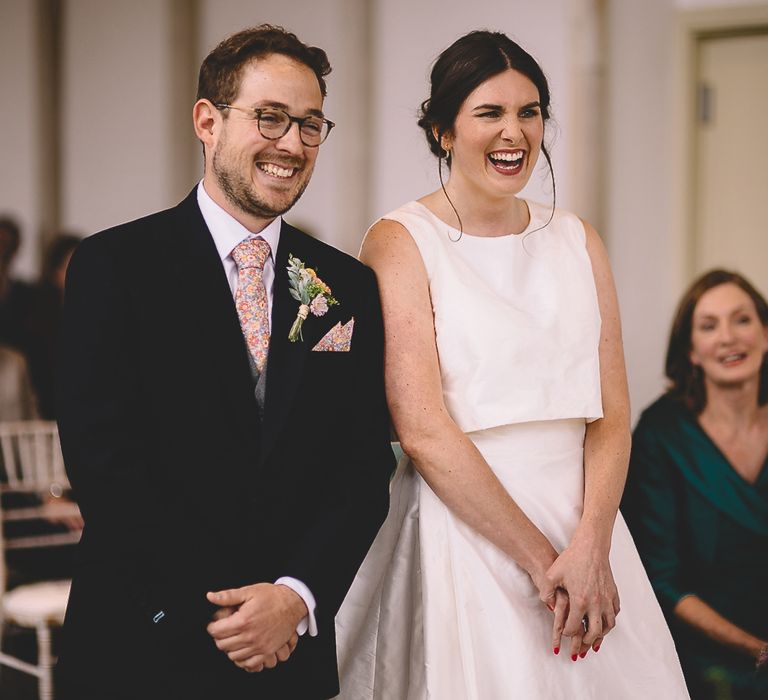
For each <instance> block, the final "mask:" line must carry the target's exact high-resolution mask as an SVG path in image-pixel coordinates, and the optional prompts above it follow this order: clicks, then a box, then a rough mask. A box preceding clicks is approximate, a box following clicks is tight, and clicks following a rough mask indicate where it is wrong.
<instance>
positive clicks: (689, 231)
mask: <svg viewBox="0 0 768 700" xmlns="http://www.w3.org/2000/svg"><path fill="white" fill-rule="evenodd" d="M763 30H764V31H766V32H768V5H752V6H737V7H722V8H716V9H702V10H683V11H680V12H678V13H677V22H676V28H675V32H676V36H675V39H676V41H675V47H676V52H677V56H676V59H675V79H674V81H673V90H674V100H675V113H676V114H675V129H674V138H673V140H672V146H673V148H674V158H673V163H674V172H673V182H674V183H675V191H674V192H673V195H674V196H673V198H672V211H671V213H672V224H673V228H672V230H673V231H680V232H681V236H682V239H683V241H684V247H685V250H684V255H683V260H684V269H683V270H681V272H682V273H683V278H684V279H685V280H690V279H692V278H693V276H694V273H695V258H696V242H697V241H696V238H697V232H696V199H695V195H696V190H695V172H696V155H697V151H696V130H695V129H694V128H692V125H693V124H694V123H695V120H696V111H697V109H698V104H697V84H696V79H697V49H698V44H699V42H700V41H701V40H702V39H705V38H714V37H719V36H723V37H726V36H734V35H738V34H755V33H756V32H761V33H762V31H763Z"/></svg>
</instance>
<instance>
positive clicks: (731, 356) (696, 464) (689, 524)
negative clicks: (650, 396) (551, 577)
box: [622, 270, 768, 700]
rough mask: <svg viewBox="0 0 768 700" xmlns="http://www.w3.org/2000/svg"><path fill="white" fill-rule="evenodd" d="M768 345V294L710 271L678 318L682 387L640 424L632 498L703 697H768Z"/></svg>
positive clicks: (635, 527) (674, 336)
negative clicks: (726, 691)
mask: <svg viewBox="0 0 768 700" xmlns="http://www.w3.org/2000/svg"><path fill="white" fill-rule="evenodd" d="M766 352H768V304H766V301H765V299H764V298H763V297H762V296H761V295H760V294H759V293H758V292H757V291H756V290H755V288H754V287H753V286H752V285H751V284H750V283H749V282H748V281H747V280H746V279H744V277H742V276H741V275H739V274H737V273H734V272H728V271H725V270H712V271H710V272H708V273H706V274H705V275H703V276H702V277H700V278H699V279H697V280H696V281H695V282H694V283H693V284H692V285H691V287H690V288H689V289H688V291H687V292H686V293H685V295H684V296H683V299H682V301H681V302H680V306H679V308H678V310H677V314H676V316H675V320H674V323H673V325H672V332H671V335H670V340H669V347H668V350H667V359H666V374H667V377H668V378H669V380H670V388H669V390H668V391H667V393H666V394H665V395H664V396H662V397H661V398H660V399H658V400H657V401H656V402H655V403H654V404H653V405H652V406H650V407H649V408H648V409H647V410H646V411H645V412H644V413H643V415H642V417H641V419H640V422H639V424H638V426H637V428H636V430H635V433H634V442H633V448H632V458H631V462H630V469H629V478H628V483H627V488H626V492H625V496H624V501H623V503H622V510H623V512H624V515H625V517H626V519H627V522H628V524H629V525H630V529H631V530H632V534H633V535H634V537H635V540H636V543H637V546H638V549H639V551H640V554H641V556H642V557H643V560H644V563H645V565H646V567H647V570H648V575H649V577H650V579H651V582H652V583H653V586H654V589H655V591H656V595H657V596H658V597H659V600H660V602H661V604H662V608H663V609H664V610H665V613H666V614H667V617H668V619H669V622H670V627H671V629H672V632H673V635H674V637H675V642H676V644H677V650H678V653H679V655H680V660H681V662H682V664H683V670H684V672H685V674H686V678H687V681H688V684H689V689H690V692H691V697H692V698H694V699H695V700H702V699H709V698H715V697H718V698H720V697H732V698H734V700H747V699H749V700H757V699H758V698H763V699H764V698H766V697H768V672H766V669H765V667H766V661H767V660H768V641H767V640H768V558H766V553H768V469H766V456H767V455H768V405H766V404H768V367H767V363H766ZM723 686H727V687H728V688H729V689H730V695H727V694H726V695H720V694H718V689H720V690H722V687H723Z"/></svg>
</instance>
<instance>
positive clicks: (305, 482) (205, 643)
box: [59, 25, 393, 700]
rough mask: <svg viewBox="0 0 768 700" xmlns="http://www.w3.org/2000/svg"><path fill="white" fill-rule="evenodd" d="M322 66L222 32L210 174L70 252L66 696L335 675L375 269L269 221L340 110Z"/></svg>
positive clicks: (292, 684) (379, 405)
mask: <svg viewBox="0 0 768 700" xmlns="http://www.w3.org/2000/svg"><path fill="white" fill-rule="evenodd" d="M329 72H330V66H329V64H328V60H327V57H326V55H325V52H324V51H322V50H321V49H318V48H316V47H310V46H307V45H305V44H303V43H302V42H300V41H299V40H298V39H297V38H296V36H294V35H293V34H291V33H288V32H286V31H284V30H283V29H281V28H279V27H272V26H269V25H262V26H260V27H256V28H252V29H247V30H244V31H242V32H239V33H238V34H235V35H233V36H231V37H229V38H228V39H226V40H225V41H223V42H222V43H221V44H220V45H219V46H217V47H216V48H215V49H214V50H213V51H212V52H211V53H210V54H209V55H208V57H207V58H206V59H205V61H204V62H203V65H202V67H201V70H200V80H199V85H198V100H197V102H196V103H195V106H194V110H193V121H194V128H195V133H196V135H197V137H198V139H199V140H200V141H201V142H202V144H203V149H204V154H205V174H204V177H203V180H202V181H201V182H200V183H199V184H198V186H197V187H196V188H195V189H194V190H193V191H192V192H191V193H190V195H189V196H188V197H187V198H186V199H185V200H184V201H183V202H181V204H179V205H178V206H176V207H174V208H172V209H169V210H167V211H163V212H160V213H157V214H153V215H151V216H148V217H146V218H143V219H140V220H138V221H133V222H130V223H128V224H124V225H122V226H118V227H116V228H113V229H110V230H108V231H103V232H101V233H99V234H96V235H94V236H91V237H90V238H88V239H86V240H85V241H84V242H83V243H82V244H81V246H80V247H79V248H78V250H77V251H76V253H75V255H74V257H73V259H72V262H71V264H70V267H69V274H68V279H67V292H66V307H65V320H64V326H63V333H62V336H63V337H62V341H61V344H62V357H61V362H62V368H61V370H62V371H61V372H60V376H61V377H62V379H61V385H60V407H59V415H60V431H61V439H62V447H63V450H64V456H65V461H66V464H67V470H68V473H69V476H70V479H71V482H72V485H73V487H74V490H75V494H76V497H77V498H78V500H79V503H80V506H81V510H82V513H83V517H84V519H85V529H84V533H83V539H82V542H81V545H80V556H79V569H78V571H77V574H76V576H75V578H74V581H73V585H72V593H71V596H70V602H69V607H68V610H67V618H66V622H65V629H64V641H63V651H62V654H61V657H60V664H59V680H60V684H61V687H62V695H63V696H64V697H66V698H77V699H78V700H89V699H91V698H99V699H100V700H104V699H108V698H121V699H126V700H127V699H128V698H131V699H138V698H142V700H145V699H155V698H157V699H158V700H159V699H160V698H162V699H163V700H173V699H174V698H184V700H193V699H195V698H201V699H202V698H206V699H208V698H214V697H216V698H226V699H227V700H237V699H238V698H244V699H245V698H248V700H259V699H262V698H264V699H266V698H269V699H273V698H296V699H297V700H298V699H308V700H310V699H313V698H328V697H332V696H333V695H335V694H336V693H337V692H338V678H337V673H336V655H335V637H334V616H335V614H336V611H337V609H338V608H339V606H340V604H341V601H342V599H343V597H344V595H345V593H346V590H347V587H348V585H349V583H350V582H351V580H352V578H353V576H354V574H355V571H356V570H357V567H358V565H359V564H360V562H361V560H362V558H363V556H364V554H365V552H366V549H367V547H368V545H369V544H370V542H371V541H372V539H373V537H374V535H375V533H376V530H377V529H378V527H379V525H380V523H381V521H382V520H383V518H384V515H385V513H386V507H387V493H388V489H387V481H388V476H389V474H390V472H391V469H392V466H393V465H392V453H391V450H390V447H389V431H388V425H389V421H388V415H387V409H386V403H385V398H384V390H383V378H382V365H383V359H382V345H383V341H382V321H381V310H380V307H379V299H378V292H377V288H376V282H375V278H374V276H373V274H372V272H371V271H370V270H369V269H368V268H366V267H364V266H363V265H362V264H360V263H358V262H357V261H356V260H354V259H353V258H350V257H348V256H346V255H344V254H343V253H340V252H339V251H337V250H335V249H333V248H331V247H330V246H327V245H325V244H323V243H320V242H318V241H316V240H314V239H312V238H310V237H309V236H307V235H306V234H304V233H302V232H300V231H298V230H297V229H295V228H293V227H292V226H290V225H289V224H287V223H286V222H285V221H283V220H282V218H281V216H282V214H283V213H285V212H286V211H288V210H289V209H290V208H291V207H292V206H293V204H294V203H295V202H296V200H297V199H298V198H299V197H300V196H301V194H302V192H303V191H304V189H305V188H306V187H307V185H308V183H309V180H310V178H311V176H312V171H313V168H314V165H315V161H316V159H317V156H318V151H319V147H320V145H321V143H322V142H323V141H324V140H325V138H326V137H327V136H328V133H329V131H330V130H331V128H332V127H333V123H332V122H331V121H329V120H328V119H326V117H325V115H324V113H323V99H324V97H325V93H326V85H325V76H326V75H327V74H328V73H329Z"/></svg>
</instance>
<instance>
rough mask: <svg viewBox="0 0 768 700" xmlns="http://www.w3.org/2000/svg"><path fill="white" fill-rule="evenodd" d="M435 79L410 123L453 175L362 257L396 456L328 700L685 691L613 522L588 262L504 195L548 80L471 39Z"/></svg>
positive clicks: (510, 192) (560, 221)
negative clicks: (335, 698)
mask: <svg viewBox="0 0 768 700" xmlns="http://www.w3.org/2000/svg"><path fill="white" fill-rule="evenodd" d="M431 83H432V90H431V95H430V97H429V99H428V100H426V101H425V102H424V104H423V105H422V117H421V120H420V122H419V124H420V126H421V127H422V128H423V130H424V133H425V136H426V139H427V142H428V144H429V147H430V149H431V150H432V152H433V153H434V154H435V155H436V156H437V157H438V159H439V165H440V166H442V164H443V162H445V163H446V164H447V167H448V169H449V172H450V178H449V179H448V181H447V182H446V183H445V186H444V188H441V189H439V190H437V191H436V192H433V193H432V194H428V195H426V196H425V197H422V198H421V199H419V200H417V201H413V202H410V203H408V204H405V205H404V206H402V207H400V208H399V209H397V210H395V211H393V212H391V213H390V214H387V215H386V216H385V217H384V218H383V219H382V220H380V221H378V222H377V223H376V224H374V226H373V227H372V228H371V230H370V231H369V233H368V235H367V237H366V240H365V242H364V244H363V249H362V259H363V261H364V262H365V263H367V264H368V265H370V266H371V267H372V268H373V269H374V270H375V272H376V275H377V277H378V280H379V287H380V290H381V296H382V308H383V311H384V325H385V363H386V365H385V373H386V385H387V396H388V401H389V406H390V410H391V413H392V418H393V421H394V424H395V428H396V430H397V434H398V435H399V437H400V440H401V443H402V446H403V449H404V451H405V453H406V455H407V457H405V458H404V459H403V460H401V463H400V465H399V467H398V472H397V474H396V476H395V480H394V482H393V486H392V500H391V506H390V513H389V516H388V519H387V521H386V523H385V524H384V526H383V528H382V530H381V531H380V533H379V535H378V537H377V539H376V541H375V543H374V545H373V547H372V548H371V550H370V552H369V554H368V557H367V558H366V560H365V562H364V563H363V566H362V568H361V569H360V572H359V573H358V576H357V578H356V580H355V583H354V584H353V586H352V589H351V591H350V593H349V594H348V596H347V598H346V600H345V602H344V606H343V608H342V610H341V612H340V614H339V616H338V618H337V628H338V637H339V654H340V671H341V688H342V695H341V697H342V698H345V700H346V699H349V700H371V699H374V698H375V699H376V700H384V699H391V700H426V698H439V699H440V700H496V699H501V698H525V699H526V700H587V699H590V700H593V699H603V698H606V699H607V698H621V699H622V700H633V699H635V700H647V699H648V698H649V697H653V696H656V697H663V698H664V699H665V700H680V699H683V698H687V697H688V695H687V692H686V690H685V685H684V681H683V677H682V673H681V671H680V667H679V664H678V661H677V657H676V655H675V650H674V646H673V644H672V639H671V637H670V635H669V630H668V629H667V626H666V624H665V622H664V618H663V616H662V614H661V611H660V609H659V606H658V603H657V602H656V599H655V597H654V595H653V591H652V589H651V586H650V583H649V582H648V578H647V576H646V575H645V572H644V571H643V567H642V564H641V562H640V559H639V557H638V555H637V551H636V550H635V548H634V545H633V544H632V540H631V538H630V536H629V533H628V532H627V529H626V526H625V525H624V522H623V520H621V518H620V517H619V518H617V517H616V511H617V508H618V504H619V499H620V495H621V490H622V487H623V484H624V478H625V474H626V466H627V459H628V453H629V418H628V417H629V411H628V400H627V389H626V380H625V376H624V361H623V353H622V348H621V331H620V328H619V318H618V308H617V303H616V295H615V291H614V286H613V281H612V277H611V273H610V269H609V266H608V260H607V256H606V253H605V249H604V247H603V245H602V243H601V242H600V239H599V237H598V236H597V234H596V233H595V231H594V229H593V228H592V227H591V226H589V225H588V224H586V223H584V222H582V221H581V220H580V219H579V218H578V217H576V216H574V215H573V214H569V213H567V212H564V211H560V210H557V209H553V207H549V206H544V205H541V204H537V203H535V202H532V201H529V200H526V199H523V198H521V197H519V196H518V195H519V193H520V191H521V190H522V189H523V187H524V186H525V184H526V183H527V182H528V180H529V179H530V177H531V173H532V172H533V170H534V168H535V166H536V162H537V160H538V158H539V155H540V154H543V156H544V159H545V160H546V161H547V163H548V162H549V156H548V154H547V152H546V148H545V146H544V144H543V138H544V131H545V125H546V122H547V119H548V118H549V103H550V98H549V87H548V85H547V80H546V78H545V77H544V74H543V72H542V70H541V68H540V67H539V65H538V64H537V63H536V61H535V60H534V59H533V58H532V57H531V56H530V55H529V54H528V53H526V52H525V51H524V50H523V49H522V48H521V47H520V46H518V45H517V44H516V43H515V42H513V41H511V40H510V39H509V38H508V37H506V36H505V35H503V34H498V33H491V32H486V31H480V32H471V33H470V34H467V35H466V36H464V37H462V38H460V39H458V40H457V41H456V42H455V43H454V44H453V45H452V46H450V47H449V48H448V49H446V50H445V51H444V52H443V53H442V54H441V56H440V57H439V58H438V59H437V61H436V63H435V65H434V68H433V70H432V75H431ZM619 595H620V596H621V615H620V616H619V617H618V620H617V615H618V613H619ZM603 639H605V644H604V645H603ZM561 647H562V653H560V652H561ZM598 649H599V650H600V653H599V654H595V653H593V652H596V651H598Z"/></svg>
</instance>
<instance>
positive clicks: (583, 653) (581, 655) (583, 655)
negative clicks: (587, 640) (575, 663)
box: [579, 651, 587, 659]
mask: <svg viewBox="0 0 768 700" xmlns="http://www.w3.org/2000/svg"><path fill="white" fill-rule="evenodd" d="M586 655H587V652H586V651H582V652H581V654H579V657H580V658H582V659H583V658H584V657H585V656H586Z"/></svg>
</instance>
